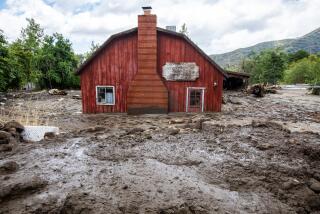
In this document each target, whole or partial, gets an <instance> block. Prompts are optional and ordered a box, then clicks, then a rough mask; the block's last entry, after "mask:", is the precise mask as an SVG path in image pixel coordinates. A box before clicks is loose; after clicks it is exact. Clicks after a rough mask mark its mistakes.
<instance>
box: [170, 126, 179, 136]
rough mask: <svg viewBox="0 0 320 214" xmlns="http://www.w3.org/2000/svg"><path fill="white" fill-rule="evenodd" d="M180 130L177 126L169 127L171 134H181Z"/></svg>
mask: <svg viewBox="0 0 320 214" xmlns="http://www.w3.org/2000/svg"><path fill="white" fill-rule="evenodd" d="M179 132H180V129H177V128H173V127H172V128H169V129H168V134H169V135H177V134H179Z"/></svg>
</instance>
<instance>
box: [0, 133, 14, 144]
mask: <svg viewBox="0 0 320 214" xmlns="http://www.w3.org/2000/svg"><path fill="white" fill-rule="evenodd" d="M10 142H11V134H10V133H9V132H5V131H0V144H8V143H10Z"/></svg>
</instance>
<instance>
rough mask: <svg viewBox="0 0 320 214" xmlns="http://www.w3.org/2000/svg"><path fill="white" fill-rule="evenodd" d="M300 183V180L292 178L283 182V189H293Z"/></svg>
mask: <svg viewBox="0 0 320 214" xmlns="http://www.w3.org/2000/svg"><path fill="white" fill-rule="evenodd" d="M299 184H300V182H299V181H298V180H296V179H291V180H288V181H286V182H284V183H283V184H282V189H284V190H289V189H292V188H293V187H295V186H297V185H299Z"/></svg>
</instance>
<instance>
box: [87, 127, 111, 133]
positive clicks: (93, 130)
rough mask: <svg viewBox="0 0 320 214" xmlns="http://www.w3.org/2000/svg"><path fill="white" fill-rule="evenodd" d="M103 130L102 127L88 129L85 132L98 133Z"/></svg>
mask: <svg viewBox="0 0 320 214" xmlns="http://www.w3.org/2000/svg"><path fill="white" fill-rule="evenodd" d="M105 129H106V128H105V127H103V126H94V127H89V128H88V129H86V130H85V131H87V132H100V131H104V130H105Z"/></svg>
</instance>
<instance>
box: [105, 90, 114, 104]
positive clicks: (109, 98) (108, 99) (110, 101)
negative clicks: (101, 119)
mask: <svg viewBox="0 0 320 214" xmlns="http://www.w3.org/2000/svg"><path fill="white" fill-rule="evenodd" d="M111 91H112V90H111ZM106 103H107V104H113V92H111V93H110V92H108V93H106Z"/></svg>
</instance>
